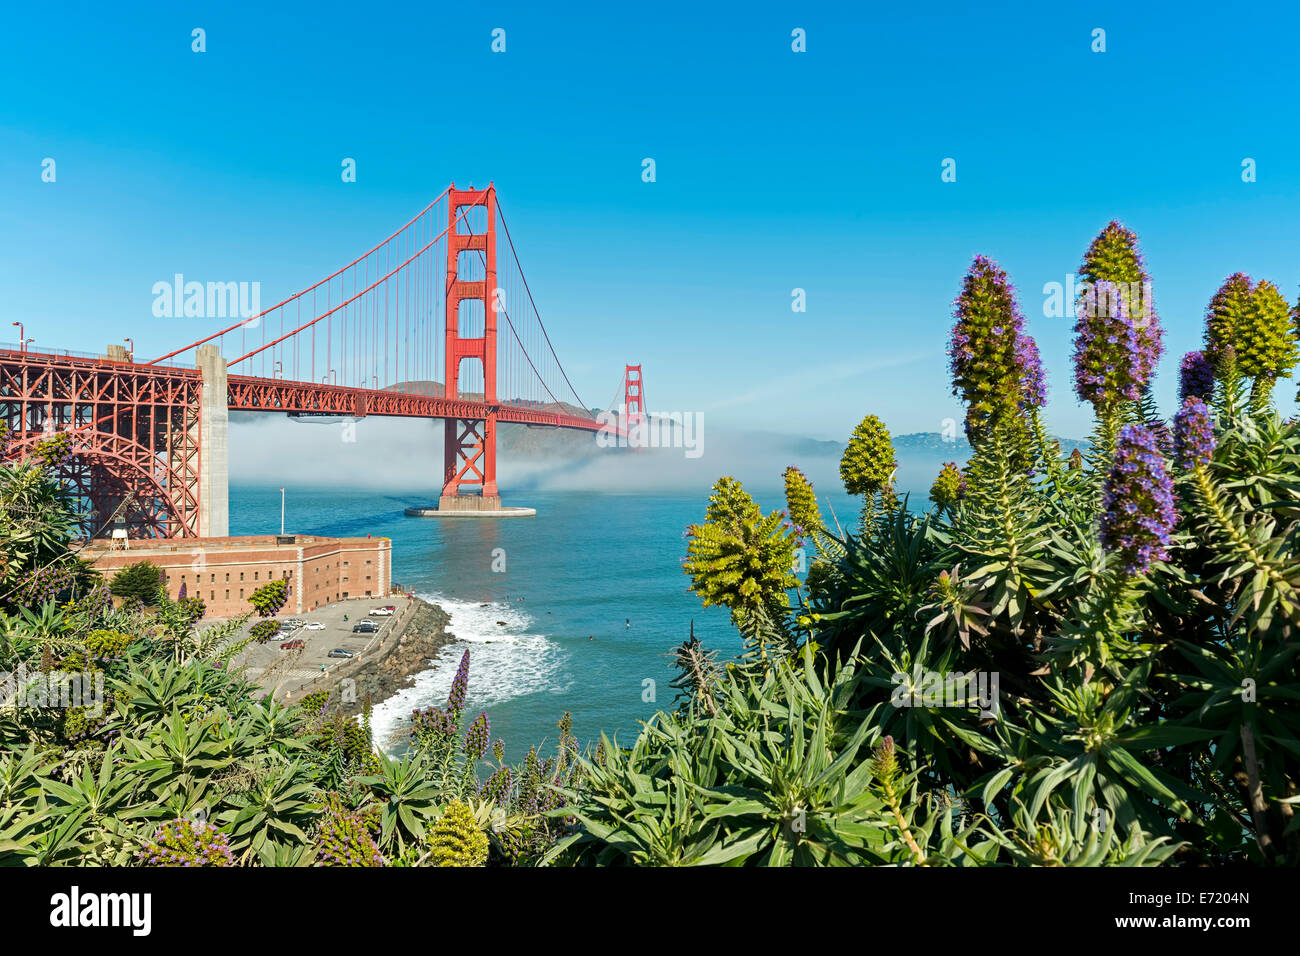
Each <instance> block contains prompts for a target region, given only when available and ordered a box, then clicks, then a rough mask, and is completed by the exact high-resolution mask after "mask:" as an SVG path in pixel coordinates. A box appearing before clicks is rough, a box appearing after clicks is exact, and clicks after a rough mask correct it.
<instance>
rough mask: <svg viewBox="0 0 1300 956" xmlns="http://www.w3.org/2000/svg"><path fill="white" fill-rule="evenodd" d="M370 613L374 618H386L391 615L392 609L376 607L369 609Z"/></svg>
mask: <svg viewBox="0 0 1300 956" xmlns="http://www.w3.org/2000/svg"><path fill="white" fill-rule="evenodd" d="M370 613H371V614H373V615H374V616H375V617H387V616H388V615H389V614H392V613H393V609H392V608H391V607H376V608H371V610H370Z"/></svg>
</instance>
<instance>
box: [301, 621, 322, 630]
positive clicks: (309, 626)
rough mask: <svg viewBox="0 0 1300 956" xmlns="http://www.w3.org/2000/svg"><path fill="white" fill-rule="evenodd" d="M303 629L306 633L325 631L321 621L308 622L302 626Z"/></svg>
mask: <svg viewBox="0 0 1300 956" xmlns="http://www.w3.org/2000/svg"><path fill="white" fill-rule="evenodd" d="M302 629H303V630H304V631H323V630H325V625H324V624H322V623H321V622H320V621H308V622H307V623H306V624H304V625H303V626H302Z"/></svg>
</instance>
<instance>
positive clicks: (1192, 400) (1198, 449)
mask: <svg viewBox="0 0 1300 956" xmlns="http://www.w3.org/2000/svg"><path fill="white" fill-rule="evenodd" d="M1174 442H1175V444H1176V446H1177V456H1178V466H1179V467H1180V468H1195V467H1196V466H1197V465H1207V464H1209V462H1210V458H1211V456H1213V455H1214V447H1215V441H1214V424H1213V423H1212V422H1211V421H1210V410H1209V409H1208V408H1207V407H1206V406H1205V403H1204V402H1203V401H1201V400H1200V399H1199V398H1196V397H1195V396H1190V397H1188V398H1187V399H1185V400H1184V401H1183V407H1182V408H1180V409H1179V410H1178V414H1177V415H1175V416H1174Z"/></svg>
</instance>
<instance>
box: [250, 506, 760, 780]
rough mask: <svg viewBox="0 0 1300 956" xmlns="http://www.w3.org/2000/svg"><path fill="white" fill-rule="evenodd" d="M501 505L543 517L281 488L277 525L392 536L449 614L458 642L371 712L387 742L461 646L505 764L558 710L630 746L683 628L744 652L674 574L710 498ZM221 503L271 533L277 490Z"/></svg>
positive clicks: (536, 738) (662, 690)
mask: <svg viewBox="0 0 1300 956" xmlns="http://www.w3.org/2000/svg"><path fill="white" fill-rule="evenodd" d="M508 497H509V499H510V500H509V502H508V503H516V504H523V505H528V506H530V507H535V508H536V509H537V516H536V517H531V518H509V519H482V520H476V519H436V518H410V517H407V516H406V515H405V514H403V510H404V509H405V508H406V507H407V506H408V505H412V504H428V503H429V495H428V492H427V491H426V492H412V493H409V494H401V493H396V494H394V493H383V492H375V491H372V490H348V489H338V488H331V489H321V490H303V489H290V490H289V492H288V494H287V497H286V514H287V516H288V517H287V520H286V530H288V531H290V532H297V533H302V534H321V535H358V534H361V535H364V534H373V535H376V536H386V537H389V538H391V539H392V541H393V580H394V581H396V582H398V583H399V584H401V585H402V586H404V587H406V588H407V589H409V590H412V591H414V592H415V593H416V594H418V595H419V596H420V597H422V598H425V599H426V600H429V601H433V602H435V603H437V604H439V605H441V606H442V607H443V608H444V609H445V610H446V611H447V613H448V614H449V615H450V616H451V623H450V625H449V628H448V629H449V630H450V631H451V632H452V633H453V634H454V635H455V636H456V637H457V638H458V642H457V643H456V644H455V645H453V646H451V647H448V648H446V649H444V651H443V655H442V657H441V658H440V659H439V660H437V661H436V663H435V666H434V668H433V669H431V670H429V671H426V672H425V673H424V674H422V675H420V676H419V677H418V678H417V679H416V681H415V685H414V686H413V687H411V688H409V689H407V690H405V691H403V692H401V693H400V694H398V695H397V696H396V697H394V698H391V699H390V700H388V701H386V702H384V703H382V704H380V705H379V706H378V707H377V708H376V709H375V712H374V715H373V719H372V723H373V727H374V729H375V733H376V738H377V742H379V743H380V744H381V745H385V746H394V745H397V746H398V747H399V749H400V744H401V742H402V741H403V739H404V735H405V732H406V718H407V716H408V715H409V714H410V711H411V710H412V709H414V708H417V707H425V706H428V705H430V704H442V703H444V702H445V701H446V698H447V692H448V689H449V688H450V686H451V680H452V677H453V675H454V673H455V670H456V666H457V664H458V662H459V660H460V656H461V653H462V652H463V651H464V650H465V649H466V648H468V649H469V651H470V680H469V708H470V709H471V711H472V712H473V713H474V714H477V713H478V712H479V711H486V712H487V714H488V717H489V719H490V720H491V722H492V734H493V737H494V738H496V737H500V738H501V739H502V740H503V741H504V742H505V744H506V750H507V753H508V754H509V755H510V758H511V759H517V758H519V757H521V756H522V755H523V754H524V753H525V752H527V750H528V748H529V746H531V745H533V744H538V743H543V742H545V743H546V745H547V746H548V747H549V746H553V745H554V742H555V739H556V737H557V731H556V723H557V721H558V720H559V718H560V715H561V714H562V713H563V712H565V711H568V712H570V713H571V714H572V715H573V721H574V732H575V733H576V734H577V736H578V738H579V740H581V741H584V742H586V741H591V742H594V741H595V740H598V739H599V735H600V732H601V731H604V732H605V733H607V734H610V735H611V736H613V735H614V734H615V733H617V735H618V737H619V739H620V740H621V741H622V740H627V741H629V742H630V741H631V739H632V738H633V736H634V735H635V734H636V732H637V731H638V729H639V724H638V721H639V720H644V719H646V718H648V717H649V716H650V715H651V714H653V713H654V712H655V710H657V709H659V708H660V707H664V706H669V705H670V704H671V702H672V700H673V696H674V693H675V692H674V691H673V689H672V688H671V687H669V681H670V680H671V679H672V677H673V672H672V669H671V666H670V659H669V657H668V656H667V655H669V654H670V652H671V651H672V649H673V648H674V647H675V646H676V645H678V644H680V643H681V642H682V641H683V640H685V639H686V637H687V635H688V633H689V629H690V626H691V622H692V621H694V624H695V633H696V635H697V636H699V638H700V639H701V640H702V641H704V642H705V643H706V644H708V645H709V646H711V647H715V648H717V649H718V650H719V652H720V653H721V655H722V656H723V657H726V656H729V655H732V654H734V653H736V652H737V651H738V650H739V640H738V638H737V637H736V635H735V633H734V631H733V630H732V629H731V627H730V624H729V621H728V615H727V613H726V611H725V610H722V609H719V608H703V607H701V606H700V602H699V599H698V598H697V597H696V596H695V595H693V594H691V593H690V592H689V591H687V583H688V579H687V577H686V576H685V574H683V573H682V569H681V560H682V558H683V557H684V556H685V553H686V543H685V539H684V531H685V528H686V526H687V525H689V524H691V523H692V522H695V521H699V520H701V519H702V518H703V515H704V507H705V504H706V502H707V497H705V496H699V495H687V494H681V495H675V496H658V497H657V496H653V495H646V494H595V493H590V492H542V491H533V492H528V493H527V494H526V495H515V496H508ZM516 499H517V500H516ZM767 504H768V506H769V507H774V506H776V505H777V504H778V502H777V501H775V500H773V501H771V502H769V503H767ZM230 508H231V522H230V524H231V529H230V530H231V533H232V534H268V533H275V532H278V531H279V522H280V493H279V489H278V488H264V487H235V488H232V489H231V493H230ZM494 567H495V568H497V569H500V568H502V567H504V570H494ZM629 622H630V626H628V625H629ZM646 681H651V682H653V683H651V684H647V683H645V682H646Z"/></svg>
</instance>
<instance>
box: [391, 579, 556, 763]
mask: <svg viewBox="0 0 1300 956" xmlns="http://www.w3.org/2000/svg"><path fill="white" fill-rule="evenodd" d="M419 596H420V597H421V598H423V599H424V600H426V601H428V602H430V603H432V604H437V605H439V606H440V607H441V608H442V609H443V610H444V611H446V612H447V614H448V615H450V617H451V621H450V623H449V624H448V625H447V630H448V632H449V633H451V634H452V635H454V636H455V637H456V641H455V643H453V644H449V645H447V646H446V647H444V648H443V649H442V651H441V652H440V653H439V655H438V657H437V658H435V659H434V663H433V665H432V666H431V667H430V669H429V670H426V671H422V672H421V673H419V674H417V675H416V677H415V681H414V683H413V684H412V685H411V686H410V687H407V688H404V689H403V690H400V691H398V692H397V693H396V694H395V695H393V696H392V697H390V698H388V700H386V701H384V702H383V703H381V704H378V705H376V706H375V709H374V711H373V713H372V714H371V718H370V724H371V728H372V731H373V733H374V737H375V743H376V745H378V746H379V747H380V748H381V749H383V750H385V751H387V750H390V749H391V748H392V747H394V746H396V745H399V744H401V743H403V742H404V741H405V739H406V733H407V726H408V725H407V718H409V717H410V714H411V711H413V710H416V709H418V708H423V707H429V706H436V707H441V706H442V705H443V704H445V703H446V702H447V695H448V693H449V692H450V691H451V682H452V680H453V679H454V678H455V676H456V668H457V666H458V665H459V664H460V658H461V655H462V654H464V653H465V651H466V649H468V650H469V652H470V654H469V699H468V701H467V703H466V709H467V710H469V711H472V712H473V713H477V712H478V711H479V710H480V709H482V710H487V709H488V708H490V707H491V706H492V705H493V704H499V703H501V702H502V701H506V700H510V699H511V698H512V697H521V696H523V695H525V694H535V693H540V692H554V691H557V690H562V689H563V688H561V687H558V686H557V680H558V678H559V676H560V670H561V668H560V663H561V650H560V648H559V647H558V646H557V645H556V644H554V643H553V642H552V641H550V640H548V639H547V637H546V635H545V634H539V633H537V632H535V631H532V630H530V628H531V627H532V626H533V624H534V623H535V622H534V621H533V619H532V618H531V617H530V616H529V615H528V614H527V613H526V612H524V611H523V610H522V609H521V608H520V607H519V606H518V605H512V604H505V603H492V604H488V605H487V606H486V607H483V606H481V605H480V604H478V603H471V602H468V601H458V600H455V599H452V598H446V597H443V596H441V595H437V594H421V595H419ZM498 621H504V622H505V624H504V626H502V625H501V624H498V623H497V622H498ZM489 713H490V711H489Z"/></svg>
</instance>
